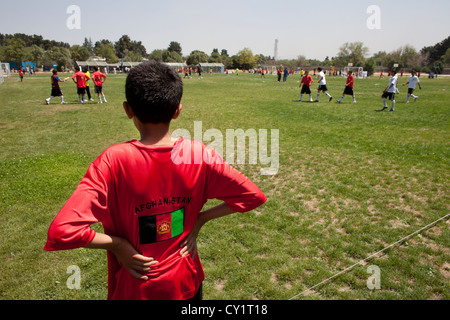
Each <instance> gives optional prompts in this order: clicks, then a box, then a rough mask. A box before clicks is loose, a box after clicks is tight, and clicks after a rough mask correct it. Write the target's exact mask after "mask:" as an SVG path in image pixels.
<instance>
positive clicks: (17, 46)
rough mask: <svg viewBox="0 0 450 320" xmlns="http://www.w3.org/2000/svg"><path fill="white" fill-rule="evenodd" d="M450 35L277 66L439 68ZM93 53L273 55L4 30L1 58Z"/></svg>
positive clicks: (356, 45)
mask: <svg viewBox="0 0 450 320" xmlns="http://www.w3.org/2000/svg"><path fill="white" fill-rule="evenodd" d="M449 48H450V37H448V38H447V39H445V40H443V41H441V42H439V43H437V44H436V45H434V46H429V47H425V48H423V49H422V50H420V51H417V50H416V49H415V48H414V47H412V46H410V45H405V46H402V47H400V48H398V49H397V50H394V51H392V52H385V51H379V52H377V53H375V54H374V55H372V56H370V57H369V56H368V52H369V49H368V48H367V47H366V46H365V45H364V43H363V42H347V43H344V44H343V45H342V46H341V47H340V48H339V51H338V53H337V54H336V56H335V57H331V58H330V57H326V58H325V60H323V61H321V60H317V59H307V58H306V57H305V56H303V55H299V56H298V57H297V58H296V59H283V60H278V61H277V65H283V66H284V67H288V68H289V69H291V70H296V69H297V68H299V67H308V66H319V65H320V66H335V67H345V66H347V65H348V64H349V63H352V64H353V66H358V67H364V70H367V71H369V73H373V72H375V71H377V69H380V68H384V69H389V70H390V69H392V68H393V67H394V65H396V64H398V68H400V69H416V70H417V71H422V72H429V71H434V72H437V73H440V72H442V70H443V69H444V67H445V66H446V65H448V64H450V49H449ZM93 56H99V57H102V58H104V59H106V62H108V63H119V62H120V61H121V60H122V61H134V62H139V61H142V60H143V59H153V60H157V61H162V62H179V63H182V62H186V63H187V64H188V65H197V64H199V63H201V62H209V63H222V64H224V66H225V68H239V69H244V70H245V69H251V68H257V67H260V66H263V65H266V64H267V63H268V62H269V61H273V60H274V58H273V57H270V56H265V55H263V54H253V52H252V50H251V49H249V48H243V49H242V50H240V51H239V52H238V53H237V54H235V55H231V56H230V55H229V54H228V51H227V50H226V49H221V50H220V52H219V50H218V49H217V48H215V49H213V51H212V52H211V53H209V54H208V53H206V52H203V51H200V50H194V51H192V52H191V53H190V54H188V55H183V52H182V47H181V44H180V43H179V42H176V41H172V42H170V43H169V45H168V47H167V48H164V49H155V50H153V51H152V52H150V53H147V50H146V48H145V46H144V45H143V44H142V42H141V41H135V40H132V39H131V38H130V37H129V36H128V35H122V36H121V37H120V38H119V39H118V40H117V41H115V42H112V41H110V40H107V39H102V40H99V41H96V42H95V43H93V42H92V40H91V39H90V38H89V39H88V38H85V39H84V42H83V44H82V45H70V44H68V43H65V42H58V41H54V40H47V39H43V37H42V36H40V35H32V36H30V35H26V34H22V33H16V34H13V35H11V34H1V33H0V61H14V62H21V61H33V62H35V63H36V64H37V65H38V66H39V65H47V66H52V65H54V64H57V65H58V66H59V67H60V68H61V67H62V66H65V67H73V66H75V62H76V61H85V60H89V59H90V58H91V57H93Z"/></svg>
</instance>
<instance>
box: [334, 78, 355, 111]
mask: <svg viewBox="0 0 450 320" xmlns="http://www.w3.org/2000/svg"><path fill="white" fill-rule="evenodd" d="M353 80H354V79H353V72H352V71H349V72H348V76H347V82H346V84H345V89H344V92H343V93H342V97H341V98H340V99H339V100H338V101H337V102H339V103H342V100H344V96H345V95H346V94H347V95H350V96H352V97H353V103H356V97H355V92H354V91H353Z"/></svg>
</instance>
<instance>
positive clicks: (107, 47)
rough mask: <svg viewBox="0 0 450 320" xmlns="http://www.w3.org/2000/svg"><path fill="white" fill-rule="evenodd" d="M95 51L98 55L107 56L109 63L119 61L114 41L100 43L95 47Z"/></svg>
mask: <svg viewBox="0 0 450 320" xmlns="http://www.w3.org/2000/svg"><path fill="white" fill-rule="evenodd" d="M95 52H96V54H97V55H98V56H100V57H103V58H105V59H106V62H108V63H116V62H119V58H117V56H116V53H115V51H114V47H113V45H112V43H108V42H103V43H100V44H99V45H98V47H97V48H96V49H95Z"/></svg>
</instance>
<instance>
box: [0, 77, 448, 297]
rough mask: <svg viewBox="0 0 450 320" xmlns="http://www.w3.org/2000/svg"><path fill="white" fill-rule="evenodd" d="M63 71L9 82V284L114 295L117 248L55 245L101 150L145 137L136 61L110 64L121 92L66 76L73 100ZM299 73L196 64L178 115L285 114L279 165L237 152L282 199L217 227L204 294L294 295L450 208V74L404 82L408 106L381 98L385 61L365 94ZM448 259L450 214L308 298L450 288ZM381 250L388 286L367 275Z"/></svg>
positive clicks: (2, 172) (206, 250)
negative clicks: (127, 102)
mask: <svg viewBox="0 0 450 320" xmlns="http://www.w3.org/2000/svg"><path fill="white" fill-rule="evenodd" d="M60 76H69V75H68V74H67V75H66V74H62V75H60ZM49 78H50V74H49V73H47V74H38V75H33V76H26V77H25V80H24V82H23V83H21V82H20V81H18V77H17V76H14V77H13V78H12V79H9V80H7V81H6V82H5V83H3V84H1V85H0V101H1V117H0V146H1V153H0V225H1V231H0V259H1V264H0V299H2V300H5V299H37V300H41V299H106V294H107V267H106V253H105V252H104V251H100V250H88V249H77V250H71V251H61V252H45V251H44V250H43V246H44V244H45V241H46V236H47V230H48V226H49V224H50V222H51V221H52V219H53V217H54V216H55V215H56V213H57V212H58V211H59V209H60V208H61V206H62V205H63V204H64V202H65V201H66V200H67V198H68V197H69V196H70V195H71V193H72V192H73V190H74V189H75V187H76V186H77V184H78V183H79V181H80V179H81V178H82V176H83V175H84V173H85V171H86V169H87V166H88V165H89V163H90V162H91V161H93V160H94V159H95V158H96V157H97V156H98V155H99V154H100V152H102V151H103V150H104V149H105V148H106V147H108V146H109V145H111V144H114V143H118V142H122V141H127V140H131V139H134V138H139V136H138V132H137V130H136V129H135V128H134V126H133V123H132V121H131V120H129V119H128V118H127V117H126V116H125V114H124V112H123V109H122V101H123V100H124V98H125V94H124V83H125V76H123V75H117V76H114V75H112V76H109V77H108V79H107V81H106V83H105V85H104V92H105V95H106V97H107V99H108V103H107V104H97V103H96V102H97V100H96V101H95V102H89V103H88V104H86V105H81V104H79V103H78V99H77V97H76V94H75V92H76V89H75V85H74V84H73V83H72V82H68V83H64V84H62V85H61V87H62V89H63V91H64V93H65V100H66V101H67V102H68V104H67V105H60V104H59V99H57V98H56V99H53V100H52V102H51V104H50V105H46V104H45V101H44V99H45V98H47V97H48V95H49V94H50V79H49ZM298 78H299V77H298V76H291V77H290V78H288V81H287V82H286V83H279V82H277V81H276V77H275V76H266V78H265V79H261V78H260V77H259V76H257V75H248V74H241V75H239V76H236V75H229V76H225V75H205V76H204V78H203V79H202V80H199V79H197V78H196V77H194V78H193V79H187V80H184V83H185V87H184V88H185V91H184V96H183V100H182V104H183V111H182V115H181V117H180V118H179V119H177V120H175V121H174V122H173V124H172V128H173V129H177V128H184V129H187V130H189V131H190V132H194V121H202V130H203V131H205V130H207V129H210V128H216V129H218V130H220V131H221V132H223V133H224V134H225V132H226V130H227V129H238V128H242V129H244V130H247V129H255V130H257V131H258V129H268V130H269V132H270V129H278V130H279V152H280V155H279V170H278V173H277V174H276V175H261V174H260V169H261V167H265V166H264V165H263V164H261V163H259V162H258V164H256V165H255V164H242V165H236V167H237V168H238V169H239V170H241V171H243V172H244V173H245V174H246V175H247V176H249V177H250V178H251V179H252V180H253V181H254V182H255V183H256V184H257V185H258V186H259V187H260V188H261V189H262V190H263V191H264V193H265V194H266V196H267V197H268V201H267V203H266V204H265V205H263V206H262V207H260V208H258V209H256V210H254V211H252V212H249V213H246V214H234V215H231V216H228V217H225V218H222V219H220V220H216V221H214V222H211V223H210V224H207V225H206V226H205V227H204V229H202V232H201V234H200V236H199V254H200V258H201V259H202V262H203V265H204V269H205V273H206V280H205V282H204V299H205V300H210V299H243V300H251V299H261V300H269V299H271V300H284V299H289V298H291V297H293V296H296V295H297V294H299V293H300V292H303V291H304V290H306V289H308V288H310V287H312V286H314V285H316V284H318V283H320V282H321V281H323V280H325V279H327V278H329V277H331V276H333V275H334V274H336V273H338V272H340V271H342V270H344V269H345V268H347V267H349V266H351V265H353V264H355V263H357V262H358V261H360V260H362V259H364V258H366V257H367V256H369V255H371V254H373V253H375V252H377V251H379V250H381V249H383V248H385V247H386V246H388V245H390V244H392V243H394V242H396V241H397V240H399V239H402V238H403V237H405V236H407V235H409V234H411V233H413V232H415V231H416V230H418V229H420V228H422V227H423V226H426V225H427V224H429V223H431V222H433V221H435V220H437V219H439V218H441V217H443V216H445V215H447V214H448V213H449V203H450V202H449V180H450V179H449V178H450V170H449V169H450V168H449V146H450V145H449V142H450V126H449V116H450V105H449V95H450V79H446V78H439V79H433V80H429V79H422V86H423V90H418V89H417V90H416V94H418V95H419V96H420V98H419V99H418V101H417V102H415V103H414V102H411V103H409V104H405V103H404V101H405V99H406V87H400V88H399V89H400V91H401V93H400V94H399V95H397V99H396V100H397V105H396V111H395V112H377V111H376V110H379V109H381V107H382V102H381V98H380V95H381V92H382V90H383V89H384V87H385V86H386V85H387V82H388V79H387V78H386V77H385V78H384V79H379V78H372V79H362V80H359V79H356V80H355V91H356V94H357V104H352V103H351V98H350V97H346V98H345V99H344V103H343V104H337V103H336V102H335V101H336V100H337V99H338V98H339V97H340V96H341V93H342V91H343V89H344V84H345V79H343V78H336V79H333V78H328V83H327V84H328V88H329V92H330V93H331V94H332V95H333V96H334V99H335V100H334V101H332V102H331V103H328V99H326V97H325V96H323V95H322V96H321V101H320V102H319V103H314V104H313V103H304V102H295V100H296V99H298V96H299V89H298V83H297V80H298ZM399 82H400V83H403V82H406V77H404V78H403V79H400V80H399ZM316 84H317V80H316V79H315V83H314V84H313V87H314V88H315V87H316ZM313 98H314V95H313ZM269 148H270V146H269ZM227 160H228V161H229V160H230V159H227ZM214 204H217V203H216V202H215V201H212V202H211V203H208V204H207V206H208V207H209V206H212V205H214ZM94 228H96V230H101V228H102V227H101V225H95V226H94ZM449 261H450V231H449V221H448V220H446V221H441V222H439V223H437V224H436V225H435V226H434V227H432V228H430V229H428V230H426V231H423V232H421V233H420V234H418V235H416V236H414V237H412V238H411V239H409V240H407V241H406V242H404V243H401V244H400V245H397V246H395V247H393V248H391V249H389V250H387V251H385V252H384V253H383V254H380V255H379V256H377V257H376V258H374V259H372V260H370V261H369V262H367V263H363V264H361V265H357V266H356V267H354V268H353V269H351V270H349V271H348V272H346V273H344V274H342V275H340V276H338V277H336V278H333V279H332V280H330V281H328V282H326V283H324V284H323V285H320V286H318V287H316V288H314V289H313V290H310V291H307V292H305V293H304V294H302V295H300V296H298V297H296V299H307V300H310V299H312V300H331V299H333V300H334V299H336V300H343V299H362V300H366V299H381V300H384V299H398V300H416V299H450V281H449V279H450V262H449ZM71 265H76V266H78V267H79V268H80V270H81V288H80V289H79V290H70V289H68V287H67V286H66V281H67V279H68V278H69V276H70V275H71V274H69V273H67V269H68V267H69V266H71ZM372 265H373V266H377V267H378V268H379V270H380V273H379V275H380V282H379V283H380V289H369V288H368V286H367V281H368V278H369V277H370V276H371V273H368V267H369V266H372Z"/></svg>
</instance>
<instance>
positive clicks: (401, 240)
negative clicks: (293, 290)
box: [289, 213, 450, 300]
mask: <svg viewBox="0 0 450 320" xmlns="http://www.w3.org/2000/svg"><path fill="white" fill-rule="evenodd" d="M449 216H450V213H449V214H447V215H446V216H444V217H442V218H440V219H438V220H436V221H434V222H432V223H430V224H428V225H426V226H425V227H423V228H421V229H419V230H417V231H415V232H413V233H411V234H410V235H408V236H406V237H404V238H402V239H400V240H398V241H396V242H394V243H393V244H391V245H389V246H387V247H385V248H383V249H381V250H380V251H378V252H375V253H374V254H371V255H370V256H368V257H367V258H365V259H363V260H361V261H359V262H357V263H355V264H353V265H351V266H350V267H348V268H346V269H344V270H342V271H340V272H338V273H336V274H335V275H333V276H331V277H329V278H328V279H325V280H323V281H322V282H319V283H318V284H316V285H314V286H312V287H311V288H308V289H306V290H304V291H302V292H300V293H299V294H297V295H295V296H293V297H292V298H290V299H289V300H292V299H295V298H297V297H298V296H301V295H302V294H304V293H305V292H307V291H310V290H312V289H314V288H316V287H318V286H320V285H322V284H324V283H325V282H328V281H330V280H331V279H333V278H336V277H338V276H340V275H341V274H343V273H345V272H347V271H349V270H351V269H353V268H354V267H356V266H357V265H359V264H361V263H363V262H366V261H368V260H370V259H371V258H373V257H375V256H376V255H378V254H380V253H382V252H384V251H386V250H387V249H390V248H392V247H393V246H395V245H397V244H399V243H401V242H404V241H406V240H408V239H409V238H411V237H413V236H415V235H416V234H418V233H420V232H422V231H424V230H426V229H428V228H431V227H432V226H434V225H435V224H436V223H438V222H440V221H442V220H445V219H447V218H448V217H449Z"/></svg>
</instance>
